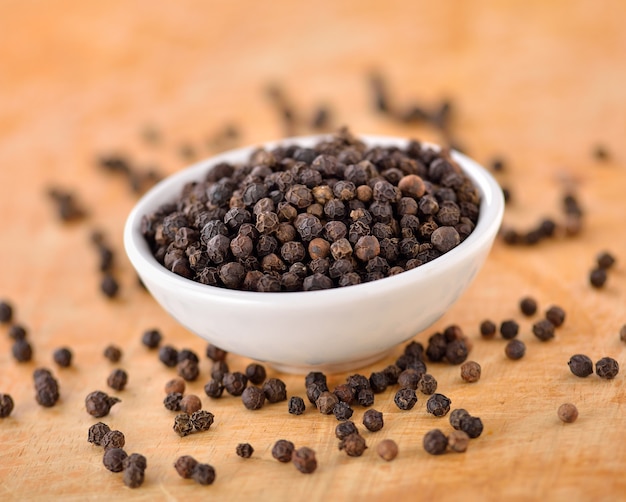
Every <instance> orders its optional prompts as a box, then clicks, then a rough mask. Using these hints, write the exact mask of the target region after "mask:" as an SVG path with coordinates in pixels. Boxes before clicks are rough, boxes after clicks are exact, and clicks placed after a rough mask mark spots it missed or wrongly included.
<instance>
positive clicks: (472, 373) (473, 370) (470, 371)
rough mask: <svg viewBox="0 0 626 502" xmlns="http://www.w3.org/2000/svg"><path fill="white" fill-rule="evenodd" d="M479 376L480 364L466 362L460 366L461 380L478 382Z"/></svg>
mask: <svg viewBox="0 0 626 502" xmlns="http://www.w3.org/2000/svg"><path fill="white" fill-rule="evenodd" d="M480 374H481V368H480V364H478V363H477V362H475V361H467V362H465V363H463V364H462V365H461V378H462V379H463V380H464V381H466V382H469V383H474V382H478V380H480Z"/></svg>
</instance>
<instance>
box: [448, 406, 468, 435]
mask: <svg viewBox="0 0 626 502" xmlns="http://www.w3.org/2000/svg"><path fill="white" fill-rule="evenodd" d="M469 416H470V414H469V413H468V412H467V410H465V409H463V408H457V409H455V410H452V412H451V413H450V425H451V426H452V428H453V429H456V430H461V419H462V418H464V417H469Z"/></svg>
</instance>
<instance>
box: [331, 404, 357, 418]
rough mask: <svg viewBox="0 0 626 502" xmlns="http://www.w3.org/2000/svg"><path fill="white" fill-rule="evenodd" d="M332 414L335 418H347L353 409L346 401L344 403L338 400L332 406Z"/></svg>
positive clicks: (350, 415)
mask: <svg viewBox="0 0 626 502" xmlns="http://www.w3.org/2000/svg"><path fill="white" fill-rule="evenodd" d="M332 412H333V415H335V418H336V419H337V420H340V421H343V420H349V419H350V418H351V417H352V414H353V413H354V410H353V409H352V408H351V407H350V405H349V404H348V403H344V402H343V401H338V402H337V403H336V404H335V406H333V411H332Z"/></svg>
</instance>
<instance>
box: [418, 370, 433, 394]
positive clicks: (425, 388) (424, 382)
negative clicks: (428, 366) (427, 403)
mask: <svg viewBox="0 0 626 502" xmlns="http://www.w3.org/2000/svg"><path fill="white" fill-rule="evenodd" d="M417 388H418V390H419V391H420V392H421V393H422V394H426V395H427V396H430V395H431V394H434V393H435V392H436V390H437V380H436V379H435V377H434V376H432V375H431V374H430V373H424V374H423V375H422V377H421V378H420V380H419V382H417Z"/></svg>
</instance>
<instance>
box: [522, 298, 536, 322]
mask: <svg viewBox="0 0 626 502" xmlns="http://www.w3.org/2000/svg"><path fill="white" fill-rule="evenodd" d="M519 308H520V310H521V312H522V314H524V315H525V316H527V317H530V316H532V315H535V313H536V312H537V301H536V300H535V299H534V298H531V297H529V296H525V297H524V298H522V299H521V300H520V302H519Z"/></svg>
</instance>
